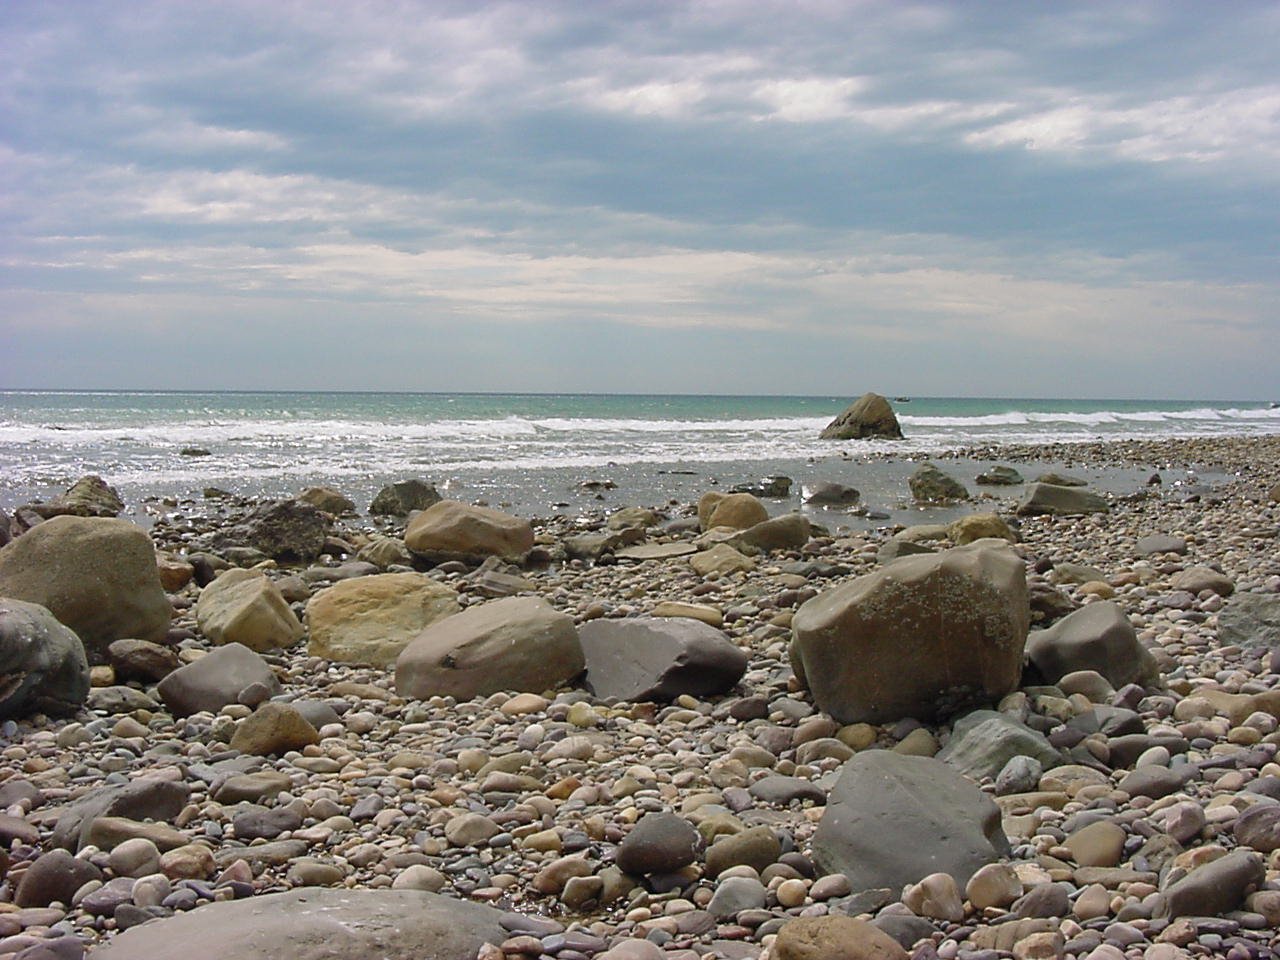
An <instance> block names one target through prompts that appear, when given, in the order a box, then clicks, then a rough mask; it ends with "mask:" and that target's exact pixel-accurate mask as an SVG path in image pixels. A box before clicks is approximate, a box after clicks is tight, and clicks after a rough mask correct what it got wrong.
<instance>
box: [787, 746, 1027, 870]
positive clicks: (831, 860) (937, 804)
mask: <svg viewBox="0 0 1280 960" xmlns="http://www.w3.org/2000/svg"><path fill="white" fill-rule="evenodd" d="M811 847H812V850H813V858H814V861H815V862H816V863H817V865H818V866H819V868H820V869H822V870H823V871H824V872H826V873H843V874H844V875H845V876H847V877H848V878H849V882H850V886H851V887H852V889H853V890H854V891H855V892H856V891H861V890H870V889H873V888H877V887H890V888H892V889H901V888H902V887H903V886H905V885H906V884H908V883H915V882H917V881H919V880H920V879H922V878H924V877H927V876H929V875H930V874H932V873H940V872H941V873H949V874H950V875H951V876H952V877H953V878H954V879H955V881H956V883H958V884H960V885H961V886H963V885H964V884H966V883H967V882H968V880H969V878H970V877H971V876H972V875H973V874H974V872H975V871H976V870H978V868H980V867H982V866H983V865H985V864H987V863H991V862H993V861H995V860H998V859H999V858H1000V857H1004V856H1008V854H1009V841H1008V839H1007V838H1006V837H1005V835H1004V833H1003V832H1002V831H1001V829H1000V809H999V808H998V807H997V806H996V805H995V803H994V801H992V800H991V798H990V797H988V796H987V795H986V794H984V793H983V792H982V791H981V790H979V789H978V788H977V786H975V785H974V784H973V782H972V781H970V780H968V779H967V778H965V777H964V776H963V775H961V774H960V773H958V772H956V771H955V770H953V769H952V768H951V767H949V766H948V765H947V764H945V763H943V762H942V761H940V760H936V759H933V758H931V757H908V756H902V755H900V754H896V753H893V752H892V751H889V750H868V751H865V752H863V753H859V754H857V755H856V756H855V757H854V758H853V759H852V760H850V761H848V762H847V763H846V764H845V765H844V767H843V768H842V769H841V773H840V778H839V779H838V780H837V781H836V785H835V787H834V788H833V789H832V791H831V795H830V798H829V800H828V802H827V809H826V812H825V813H824V814H823V817H822V820H820V821H819V823H818V829H817V831H816V832H815V833H814V836H813V840H812V843H811Z"/></svg>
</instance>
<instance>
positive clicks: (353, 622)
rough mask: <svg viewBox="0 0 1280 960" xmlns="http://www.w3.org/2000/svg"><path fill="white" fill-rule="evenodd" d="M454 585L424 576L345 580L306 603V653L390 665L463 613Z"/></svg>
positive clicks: (390, 576) (373, 577)
mask: <svg viewBox="0 0 1280 960" xmlns="http://www.w3.org/2000/svg"><path fill="white" fill-rule="evenodd" d="M461 609H462V608H461V607H460V606H459V605H458V594H457V591H455V590H454V589H453V588H452V587H448V586H445V585H444V584H443V583H441V582H440V581H438V580H435V579H432V578H431V577H428V576H427V575H426V574H422V573H381V574H375V575H374V576H369V577H355V578H353V579H351V580H342V581H340V582H338V583H336V584H334V585H333V586H332V587H329V588H328V589H326V590H321V591H320V592H319V593H317V594H316V595H315V596H314V597H312V598H311V600H310V601H308V603H307V614H306V623H307V630H308V639H307V652H308V653H310V654H311V655H312V656H313V657H324V658H325V659H327V660H337V661H340V662H342V663H368V664H372V665H373V666H375V667H386V666H390V665H391V664H393V663H395V662H396V657H398V656H400V652H401V651H402V650H404V648H405V647H407V646H408V645H409V641H411V640H412V639H413V638H414V637H416V636H417V635H418V634H420V633H421V632H422V631H423V630H424V629H426V628H427V627H428V626H430V625H431V624H433V623H435V622H436V621H437V620H440V619H442V618H444V617H448V616H451V615H453V614H455V613H458V612H459V611H460V610H461Z"/></svg>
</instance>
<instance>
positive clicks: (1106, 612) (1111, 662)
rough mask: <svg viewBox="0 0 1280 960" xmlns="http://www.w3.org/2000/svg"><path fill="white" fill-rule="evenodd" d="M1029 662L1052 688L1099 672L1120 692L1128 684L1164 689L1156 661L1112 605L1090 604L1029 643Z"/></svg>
mask: <svg viewBox="0 0 1280 960" xmlns="http://www.w3.org/2000/svg"><path fill="white" fill-rule="evenodd" d="M1026 649H1027V659H1028V660H1029V661H1030V662H1031V665H1032V666H1033V667H1034V668H1035V670H1036V672H1037V673H1038V674H1039V675H1040V679H1042V680H1043V681H1044V682H1046V683H1057V682H1058V681H1059V680H1061V679H1062V678H1063V677H1064V676H1066V675H1067V674H1068V673H1074V672H1075V671H1077V670H1095V671H1097V672H1098V673H1100V674H1102V676H1104V677H1106V678H1107V680H1108V681H1110V683H1111V685H1112V686H1113V687H1115V688H1116V689H1117V690H1118V689H1119V688H1120V687H1122V686H1124V685H1125V684H1127V683H1138V684H1142V685H1144V686H1149V685H1154V684H1158V683H1159V682H1160V671H1159V668H1158V667H1157V666H1156V662H1155V659H1154V658H1153V657H1152V656H1151V654H1150V653H1149V652H1148V651H1147V649H1146V647H1144V646H1143V645H1142V644H1141V643H1140V642H1139V641H1138V634H1137V633H1136V632H1135V631H1134V629H1133V625H1132V624H1130V623H1129V618H1128V616H1126V615H1125V612H1124V610H1123V609H1122V608H1121V607H1120V606H1119V605H1118V604H1115V603H1112V602H1111V601H1109V600H1104V601H1099V602H1095V603H1090V604H1086V605H1085V606H1083V607H1081V608H1080V609H1079V610H1076V611H1075V612H1074V613H1071V614H1068V615H1067V616H1065V617H1063V618H1062V619H1061V620H1059V621H1058V622H1057V623H1055V624H1054V625H1053V626H1051V627H1049V628H1047V629H1045V630H1034V631H1032V632H1031V634H1030V636H1028V637H1027V648H1026Z"/></svg>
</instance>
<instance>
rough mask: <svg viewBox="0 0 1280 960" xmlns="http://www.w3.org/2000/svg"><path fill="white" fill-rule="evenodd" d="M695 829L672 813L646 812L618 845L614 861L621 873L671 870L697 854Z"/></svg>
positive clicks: (697, 842)
mask: <svg viewBox="0 0 1280 960" xmlns="http://www.w3.org/2000/svg"><path fill="white" fill-rule="evenodd" d="M700 839H701V838H700V837H699V836H698V831H697V830H695V829H694V827H693V824H691V823H689V821H688V820H686V819H684V818H683V817H678V816H676V815H675V814H674V813H648V814H645V815H644V816H643V817H641V818H640V819H639V820H638V821H637V822H636V825H635V826H634V827H632V829H631V832H630V833H628V834H627V835H626V836H625V837H623V838H622V843H620V844H619V845H618V856H617V860H616V861H615V862H616V863H617V865H618V869H619V870H621V871H622V872H623V873H630V874H633V875H635V876H643V875H645V874H650V873H674V872H675V871H676V870H679V869H680V868H681V867H686V866H688V865H689V864H691V863H693V861H694V859H695V858H696V857H697V853H698V845H699V840H700Z"/></svg>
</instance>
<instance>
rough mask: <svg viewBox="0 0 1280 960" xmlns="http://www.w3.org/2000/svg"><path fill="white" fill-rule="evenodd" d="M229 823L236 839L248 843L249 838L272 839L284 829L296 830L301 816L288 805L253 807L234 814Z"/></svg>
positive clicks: (300, 821)
mask: <svg viewBox="0 0 1280 960" xmlns="http://www.w3.org/2000/svg"><path fill="white" fill-rule="evenodd" d="M231 825H232V827H233V828H234V829H235V832H236V839H237V840H243V841H244V842H245V843H248V842H249V841H250V840H274V839H275V838H276V837H278V836H280V834H282V833H284V832H285V831H286V830H297V829H298V828H299V827H300V826H302V817H301V816H299V815H298V813H297V811H295V810H292V809H290V808H289V807H272V808H270V809H268V808H266V807H254V808H251V809H248V810H245V811H243V812H241V813H238V814H236V816H235V817H234V818H233V819H232V821H231Z"/></svg>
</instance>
